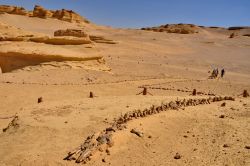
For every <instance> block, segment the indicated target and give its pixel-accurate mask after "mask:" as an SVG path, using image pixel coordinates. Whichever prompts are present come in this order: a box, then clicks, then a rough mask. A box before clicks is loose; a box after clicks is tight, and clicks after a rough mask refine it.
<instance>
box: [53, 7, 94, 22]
mask: <svg viewBox="0 0 250 166" xmlns="http://www.w3.org/2000/svg"><path fill="white" fill-rule="evenodd" d="M52 17H53V18H57V19H59V20H63V21H67V22H77V23H80V22H85V23H89V21H88V20H86V19H84V18H83V17H82V16H80V15H79V14H77V13H75V12H74V11H72V10H66V9H62V10H56V11H55V12H54V14H53V16H52Z"/></svg>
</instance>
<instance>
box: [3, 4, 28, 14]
mask: <svg viewBox="0 0 250 166" xmlns="http://www.w3.org/2000/svg"><path fill="white" fill-rule="evenodd" d="M0 13H9V14H17V15H28V11H26V10H25V9H24V8H23V7H18V6H8V5H0Z"/></svg>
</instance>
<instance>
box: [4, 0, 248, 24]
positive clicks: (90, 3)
mask: <svg viewBox="0 0 250 166" xmlns="http://www.w3.org/2000/svg"><path fill="white" fill-rule="evenodd" d="M0 4H9V5H18V6H23V7H25V8H27V9H29V10H31V9H32V8H33V6H34V5H35V4H39V5H42V6H44V7H46V8H48V9H61V8H66V9H72V10H74V11H76V12H78V13H80V14H81V15H83V16H85V17H86V18H88V19H89V20H90V21H93V22H95V23H97V24H102V25H110V26H114V27H125V28H128V27H130V28H139V27H147V26H156V25H161V24H167V23H194V24H198V25H205V26H224V27H228V26H249V25H250V0H0Z"/></svg>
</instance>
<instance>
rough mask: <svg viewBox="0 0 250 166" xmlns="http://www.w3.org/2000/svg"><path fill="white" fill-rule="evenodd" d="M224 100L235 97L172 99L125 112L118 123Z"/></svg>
mask: <svg viewBox="0 0 250 166" xmlns="http://www.w3.org/2000/svg"><path fill="white" fill-rule="evenodd" d="M223 100H232V101H234V100H235V99H234V98H233V97H228V96H226V97H209V98H207V99H206V98H202V99H183V100H176V101H171V102H169V103H162V104H161V105H160V106H154V105H152V106H151V107H150V108H149V109H148V108H146V109H144V110H135V111H132V112H128V113H125V114H124V115H123V116H121V117H120V118H119V119H118V120H117V121H116V123H118V124H124V123H126V122H128V121H130V120H132V119H134V118H139V117H145V116H147V115H152V114H157V113H160V112H162V111H167V110H178V109H179V108H183V107H187V106H196V105H203V104H210V103H211V102H218V101H223Z"/></svg>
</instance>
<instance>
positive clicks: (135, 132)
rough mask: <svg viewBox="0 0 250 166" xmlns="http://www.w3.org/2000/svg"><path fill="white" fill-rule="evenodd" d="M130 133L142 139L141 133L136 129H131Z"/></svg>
mask: <svg viewBox="0 0 250 166" xmlns="http://www.w3.org/2000/svg"><path fill="white" fill-rule="evenodd" d="M130 132H131V133H133V134H136V135H137V136H138V137H143V133H142V132H140V131H138V130H137V129H132V130H131V131H130Z"/></svg>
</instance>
